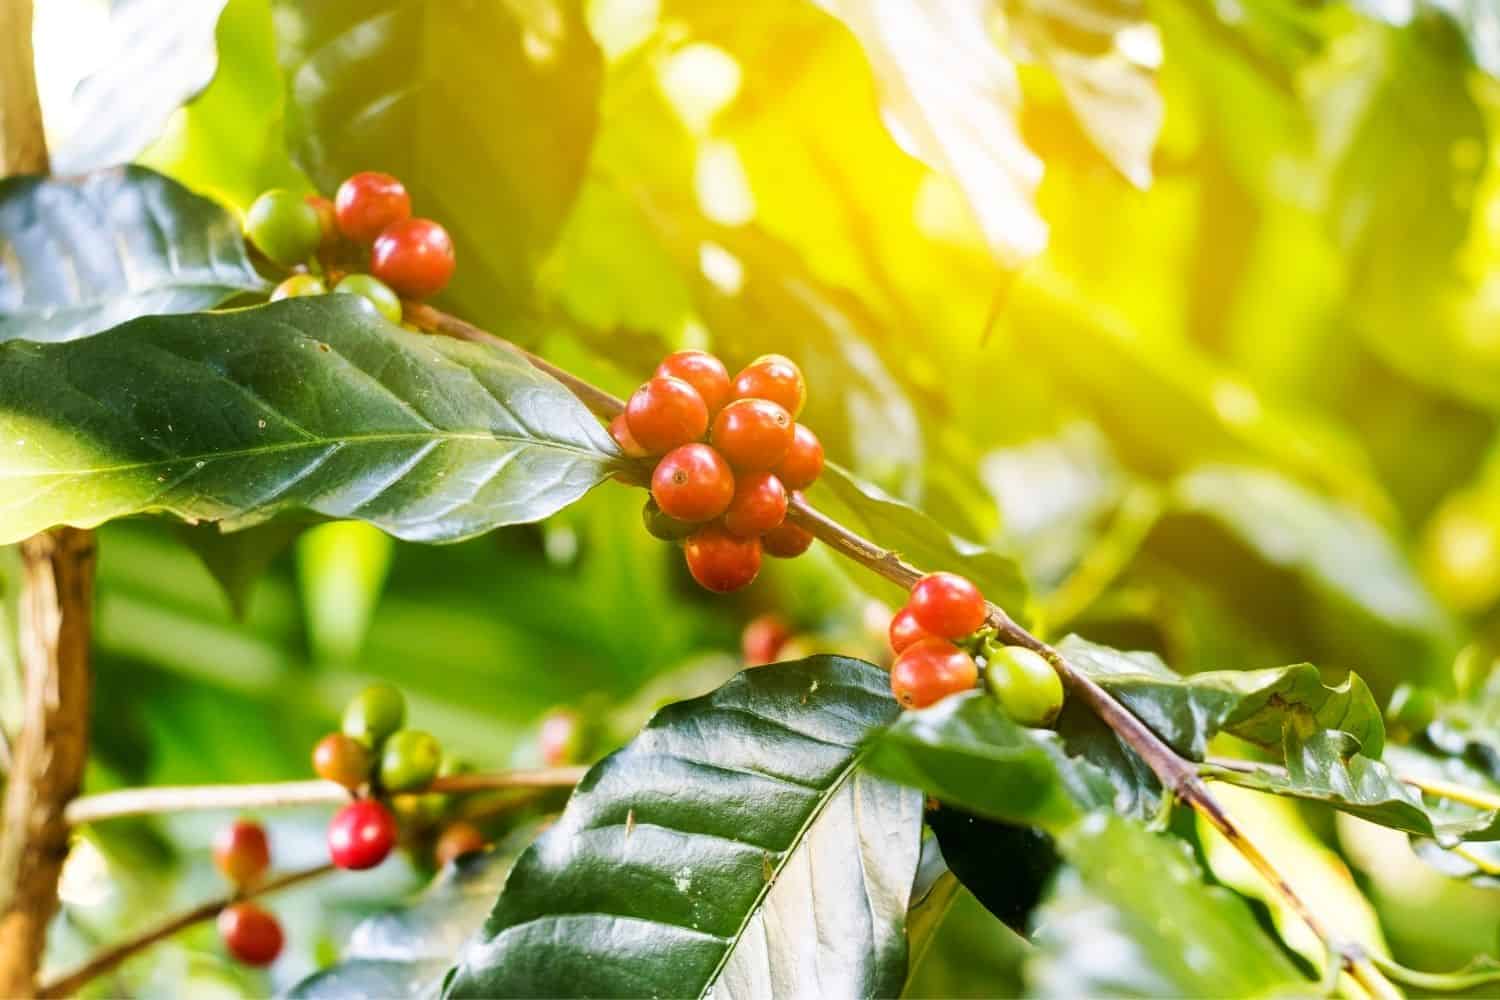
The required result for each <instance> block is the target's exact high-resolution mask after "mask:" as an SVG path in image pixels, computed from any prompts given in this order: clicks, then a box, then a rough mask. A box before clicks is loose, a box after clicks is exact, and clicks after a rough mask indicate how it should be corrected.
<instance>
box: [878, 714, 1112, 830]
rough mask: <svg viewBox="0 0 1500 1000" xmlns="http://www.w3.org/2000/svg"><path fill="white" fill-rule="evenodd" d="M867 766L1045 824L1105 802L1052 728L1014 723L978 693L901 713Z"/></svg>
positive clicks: (991, 812)
mask: <svg viewBox="0 0 1500 1000" xmlns="http://www.w3.org/2000/svg"><path fill="white" fill-rule="evenodd" d="M867 766H868V767H869V768H870V769H871V770H872V771H875V772H876V773H877V774H882V775H884V776H886V777H888V778H891V779H893V780H895V781H900V782H902V783H903V784H907V785H913V786H915V787H917V788H921V789H922V790H923V791H926V792H928V793H930V794H932V795H935V796H937V797H938V798H940V799H942V800H943V801H944V802H951V803H954V804H956V805H960V806H963V807H964V808H966V809H972V810H974V811H975V812H978V813H982V814H983V815H986V816H989V817H992V818H994V819H1001V820H1008V821H1011V822H1017V823H1027V824H1032V825H1037V826H1044V827H1048V828H1052V829H1056V828H1060V827H1062V826H1065V825H1067V824H1068V823H1070V822H1072V821H1073V820H1075V819H1077V817H1078V815H1079V808H1078V807H1079V805H1080V804H1082V805H1083V806H1085V807H1092V806H1097V805H1102V804H1106V803H1107V802H1108V800H1109V793H1108V790H1107V788H1104V787H1103V786H1102V785H1101V784H1100V783H1099V779H1098V776H1097V775H1096V774H1094V773H1092V771H1091V770H1090V771H1083V770H1080V769H1079V768H1078V767H1077V766H1076V765H1075V762H1073V761H1071V760H1068V758H1067V757H1065V756H1064V755H1063V752H1062V748H1061V746H1060V745H1059V743H1058V742H1057V740H1056V738H1055V736H1054V735H1053V734H1052V733H1050V732H1047V731H1045V730H1035V729H1023V728H1021V727H1020V726H1018V725H1016V724H1015V723H1014V722H1012V721H1011V720H1010V718H1009V717H1008V716H1007V715H1006V714H1005V713H1004V712H1003V711H1002V710H1001V709H1000V708H999V706H998V705H996V704H995V701H994V699H993V698H990V697H989V696H988V695H986V694H985V693H983V692H980V691H974V692H970V693H966V694H962V695H955V696H953V697H950V698H944V699H943V700H942V701H940V702H938V703H937V704H936V705H933V706H932V707H930V708H925V709H922V710H921V711H917V712H905V713H903V714H902V715H901V717H900V718H899V719H897V720H896V723H895V725H893V726H891V727H890V728H889V729H888V730H886V732H885V733H884V734H882V735H881V736H880V738H879V739H878V740H877V741H876V743H875V747H874V750H873V751H872V752H871V754H870V759H869V762H868V764H867Z"/></svg>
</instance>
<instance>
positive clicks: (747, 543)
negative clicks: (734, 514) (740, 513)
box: [683, 524, 760, 594]
mask: <svg viewBox="0 0 1500 1000" xmlns="http://www.w3.org/2000/svg"><path fill="white" fill-rule="evenodd" d="M683 553H684V554H685V555H686V556H687V564H688V570H689V572H691V573H692V574H693V579H694V580H697V581H698V582H699V583H700V584H702V585H703V586H705V587H707V588H708V589H709V590H713V591H717V592H718V593H721V594H725V593H728V592H729V591H731V590H739V589H740V588H741V587H744V586H747V585H748V584H749V583H750V582H751V581H753V580H754V579H755V577H756V575H757V574H758V573H759V572H760V540H759V539H755V538H736V537H735V536H734V535H731V534H730V533H729V532H727V531H725V530H724V528H723V527H722V526H721V525H717V524H710V525H709V526H707V527H706V528H701V529H699V530H698V531H697V532H695V533H694V534H693V535H692V536H691V537H689V538H688V540H687V544H686V545H684V546H683Z"/></svg>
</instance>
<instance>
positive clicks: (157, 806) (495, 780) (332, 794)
mask: <svg viewBox="0 0 1500 1000" xmlns="http://www.w3.org/2000/svg"><path fill="white" fill-rule="evenodd" d="M583 774H584V768H581V767H551V768H538V769H536V770H523V771H500V772H496V773H493V774H455V775H451V776H449V777H445V778H436V779H434V780H433V781H432V783H431V784H429V785H428V786H427V787H426V788H424V789H422V792H423V793H428V792H443V793H460V792H478V791H491V790H501V789H509V788H571V787H572V786H574V785H576V784H577V783H578V781H579V779H580V778H582V777H583ZM349 798H350V793H349V790H348V789H346V788H344V786H342V785H336V784H334V783H333V782H331V781H317V780H314V781H272V782H266V783H264V784H258V785H161V786H157V787H155V788H122V789H120V790H118V791H113V792H101V793H99V794H98V795H85V796H82V797H81V798H77V799H74V800H73V801H72V802H71V803H70V804H69V805H68V809H67V812H66V813H65V816H66V819H67V822H68V823H69V825H72V826H78V825H81V824H84V823H97V822H99V821H101V820H108V819H119V818H121V817H124V816H146V815H151V814H154V813H166V812H182V811H184V810H189V809H277V808H283V807H288V806H307V805H327V804H337V803H341V802H347V801H349Z"/></svg>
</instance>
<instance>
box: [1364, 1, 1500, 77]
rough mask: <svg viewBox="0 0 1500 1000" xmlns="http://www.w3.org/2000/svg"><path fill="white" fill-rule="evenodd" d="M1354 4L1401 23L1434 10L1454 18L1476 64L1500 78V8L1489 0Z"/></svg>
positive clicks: (1384, 19)
mask: <svg viewBox="0 0 1500 1000" xmlns="http://www.w3.org/2000/svg"><path fill="white" fill-rule="evenodd" d="M1354 6H1355V8H1357V9H1358V10H1360V11H1361V12H1363V13H1365V14H1367V15H1369V16H1370V17H1373V18H1378V19H1380V20H1383V21H1385V22H1387V23H1388V24H1392V25H1397V26H1406V25H1409V24H1410V23H1411V22H1412V21H1413V19H1415V18H1417V17H1420V16H1422V15H1424V14H1426V13H1427V12H1429V11H1430V12H1432V13H1434V14H1437V15H1439V16H1442V17H1447V18H1448V19H1449V20H1450V21H1452V23H1453V26H1454V27H1455V28H1457V29H1458V32H1459V34H1460V35H1462V36H1463V40H1464V43H1465V45H1467V46H1468V49H1469V54H1470V56H1471V57H1472V58H1473V60H1474V65H1476V66H1478V67H1479V68H1480V69H1482V70H1484V71H1485V72H1486V73H1488V74H1489V75H1490V76H1493V77H1496V78H1500V9H1496V7H1495V5H1494V4H1492V3H1490V2H1489V0H1417V2H1416V3H1404V4H1392V3H1384V2H1382V0H1354Z"/></svg>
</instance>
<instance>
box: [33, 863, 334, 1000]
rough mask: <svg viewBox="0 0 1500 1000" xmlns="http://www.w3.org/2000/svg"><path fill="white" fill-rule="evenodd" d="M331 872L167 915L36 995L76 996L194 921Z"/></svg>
mask: <svg viewBox="0 0 1500 1000" xmlns="http://www.w3.org/2000/svg"><path fill="white" fill-rule="evenodd" d="M331 871H333V866H332V865H318V866H317V867H316V868H304V869H302V870H300V871H295V872H288V873H287V874H285V875H278V876H276V877H275V878H273V879H270V880H268V881H266V882H263V883H262V884H261V885H259V886H257V887H256V888H254V889H252V890H250V891H248V892H242V893H240V894H239V895H237V896H225V897H223V898H221V899H213V900H209V901H208V902H206V903H200V904H199V905H197V906H195V907H193V908H192V909H190V910H184V911H183V912H182V913H178V914H176V915H174V916H170V917H167V918H166V919H165V920H163V921H161V922H160V923H158V924H155V925H154V926H151V927H148V928H146V929H145V930H144V931H141V932H140V933H139V934H136V935H135V936H134V937H129V938H126V939H125V940H124V941H121V942H119V943H118V944H115V945H111V946H110V947H109V948H106V949H105V950H104V951H101V952H100V953H99V954H97V955H95V956H94V957H93V958H91V959H89V960H88V961H86V962H84V963H83V964H82V965H79V966H77V967H75V968H73V969H69V970H68V971H67V972H64V973H62V974H61V975H59V976H57V977H56V978H54V979H51V980H49V981H47V982H45V983H42V984H41V986H40V987H39V988H38V989H37V991H36V995H37V996H38V997H65V996H72V995H73V994H75V993H77V992H78V991H79V989H80V988H82V987H83V985H84V984H85V983H87V982H89V981H90V980H91V979H94V978H96V977H98V976H102V975H104V974H105V973H106V972H109V971H110V970H112V969H114V968H115V967H116V966H118V965H119V964H120V963H121V962H124V961H125V960H126V959H127V958H130V957H131V956H132V955H134V954H136V953H138V952H141V951H144V950H146V949H147V948H149V947H151V946H152V945H154V944H156V943H157V942H159V941H164V940H166V939H167V938H169V937H171V936H172V935H174V934H176V933H177V932H179V931H182V930H185V929H186V928H188V927H191V926H193V925H194V924H199V923H202V922H203V921H205V920H212V919H214V918H215V917H217V916H218V915H219V912H220V911H221V910H223V909H224V908H225V907H228V906H232V905H233V904H235V903H238V902H241V901H242V900H246V899H254V898H256V897H258V896H264V895H267V894H268V893H272V892H276V891H278V890H280V889H286V888H288V887H290V886H294V885H297V884H298V883H299V882H306V881H307V880H308V879H313V878H317V877H318V876H319V875H326V874H327V873H328V872H331Z"/></svg>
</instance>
